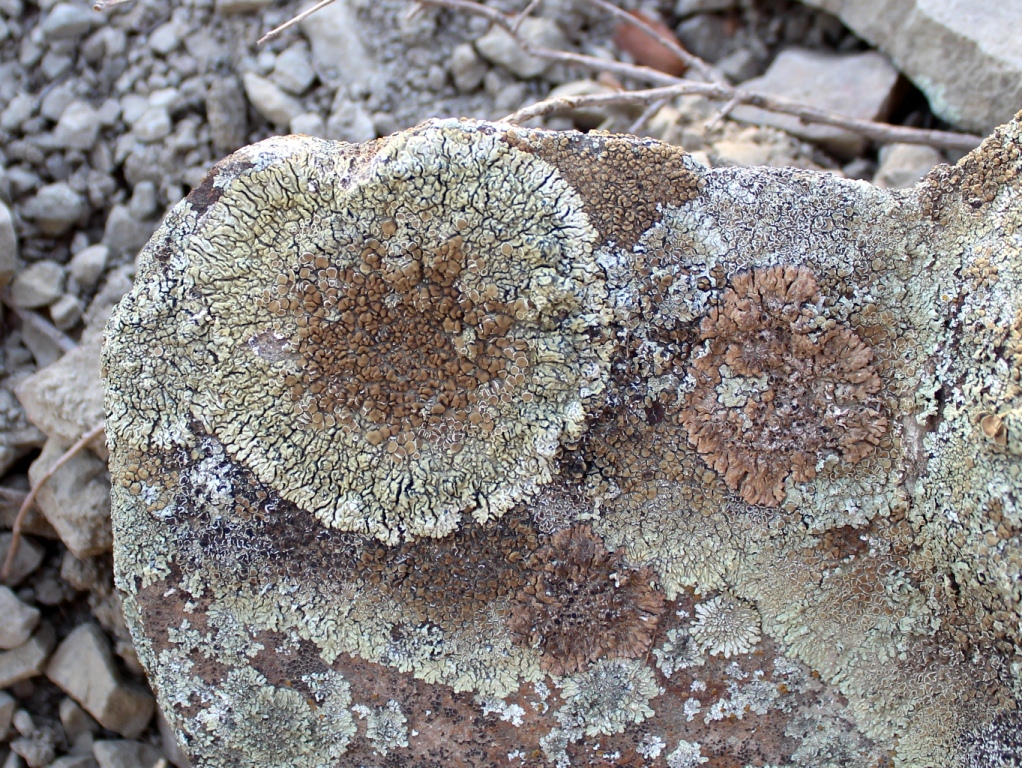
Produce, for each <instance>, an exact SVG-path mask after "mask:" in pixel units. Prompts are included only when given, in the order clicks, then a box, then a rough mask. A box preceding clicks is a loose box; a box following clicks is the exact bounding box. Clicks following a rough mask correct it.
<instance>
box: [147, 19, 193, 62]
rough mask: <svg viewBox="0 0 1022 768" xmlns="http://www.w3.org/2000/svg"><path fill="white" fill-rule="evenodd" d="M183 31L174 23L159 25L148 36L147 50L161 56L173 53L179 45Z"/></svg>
mask: <svg viewBox="0 0 1022 768" xmlns="http://www.w3.org/2000/svg"><path fill="white" fill-rule="evenodd" d="M184 31H185V30H183V29H182V28H181V25H180V24H178V23H177V22H176V21H168V22H166V23H164V24H161V25H160V26H158V27H157V28H156V29H154V30H153V31H152V32H151V33H150V34H149V48H150V49H151V50H153V51H155V52H156V53H158V54H160V55H161V56H166V55H167V54H168V53H173V52H174V51H176V50H177V48H178V46H180V45H181V35H182V34H183V33H184Z"/></svg>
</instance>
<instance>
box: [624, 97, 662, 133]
mask: <svg viewBox="0 0 1022 768" xmlns="http://www.w3.org/2000/svg"><path fill="white" fill-rule="evenodd" d="M668 101H670V99H657V100H656V101H652V102H650V104H649V106H648V107H646V108H645V109H644V110H642V114H641V115H639V116H638V117H637V118H636V119H635V122H634V123H632V124H631V125H629V126H628V133H638V132H639V131H641V130H642V129H643V128H644V127H645V126H646V123H648V122H649V121H650V120H652V119H653V116H654V115H656V113H657V112H659V111H660V110H661V109H663V107H664V106H665V105H666V104H667V102H668Z"/></svg>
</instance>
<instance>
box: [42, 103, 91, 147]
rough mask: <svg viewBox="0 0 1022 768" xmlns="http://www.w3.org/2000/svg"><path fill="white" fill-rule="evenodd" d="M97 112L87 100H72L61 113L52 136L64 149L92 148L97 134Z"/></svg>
mask: <svg viewBox="0 0 1022 768" xmlns="http://www.w3.org/2000/svg"><path fill="white" fill-rule="evenodd" d="M99 126H100V118H99V113H98V112H97V111H96V110H95V109H93V108H92V105H90V104H89V103H88V102H85V101H78V100H76V101H72V102H71V103H70V104H68V105H67V108H66V109H65V110H64V111H63V112H62V113H61V115H60V120H59V121H58V122H57V127H56V128H54V129H53V138H54V139H55V141H56V142H57V145H58V146H60V147H63V148H64V149H82V150H88V149H92V145H93V144H95V143H96V137H97V136H98V135H99Z"/></svg>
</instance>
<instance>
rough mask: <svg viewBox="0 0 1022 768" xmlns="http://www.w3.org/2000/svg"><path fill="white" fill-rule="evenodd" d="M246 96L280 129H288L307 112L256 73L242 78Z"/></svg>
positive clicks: (291, 97)
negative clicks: (294, 120)
mask: <svg viewBox="0 0 1022 768" xmlns="http://www.w3.org/2000/svg"><path fill="white" fill-rule="evenodd" d="M242 82H243V84H244V86H245V94H246V95H247V96H248V100H249V102H250V103H251V104H252V106H253V107H255V110H256V112H258V113H259V114H260V115H262V116H263V117H264V118H266V120H267V121H269V122H270V123H272V124H273V125H274V127H276V128H278V129H286V128H287V127H288V126H290V125H291V121H292V120H293V119H294V118H296V117H298V115H300V114H302V113H303V112H305V108H304V107H303V106H302V103H301V102H300V101H298V99H296V98H294V97H293V96H290V95H288V94H287V93H285V92H284V91H283V90H282V89H281V88H280V87H279V86H277V85H276V84H274V83H273V82H272V81H270V80H267V79H266V78H265V77H260V76H259V75H257V74H255V73H254V72H248V73H246V74H245V76H244V77H243V78H242Z"/></svg>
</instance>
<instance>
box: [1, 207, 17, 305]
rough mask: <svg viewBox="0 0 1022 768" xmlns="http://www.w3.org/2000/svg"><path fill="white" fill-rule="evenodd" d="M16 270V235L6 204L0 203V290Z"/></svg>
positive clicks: (9, 280) (9, 210) (12, 218)
mask: <svg viewBox="0 0 1022 768" xmlns="http://www.w3.org/2000/svg"><path fill="white" fill-rule="evenodd" d="M17 268H18V233H17V232H15V231H14V217H13V216H11V209H10V208H8V207H7V204H6V203H4V202H3V201H0V288H3V287H4V286H6V285H7V284H8V283H9V282H11V278H12V277H14V272H15V270H16V269H17Z"/></svg>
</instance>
